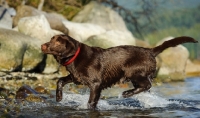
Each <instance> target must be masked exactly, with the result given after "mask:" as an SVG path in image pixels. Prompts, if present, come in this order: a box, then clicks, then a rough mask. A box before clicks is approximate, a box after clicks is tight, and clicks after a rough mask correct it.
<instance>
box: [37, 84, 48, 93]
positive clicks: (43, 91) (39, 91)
mask: <svg viewBox="0 0 200 118" xmlns="http://www.w3.org/2000/svg"><path fill="white" fill-rule="evenodd" d="M35 90H36V91H37V92H38V93H40V94H44V93H46V92H47V90H46V89H45V88H44V87H43V86H37V87H35Z"/></svg>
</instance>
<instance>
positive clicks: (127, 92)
mask: <svg viewBox="0 0 200 118" xmlns="http://www.w3.org/2000/svg"><path fill="white" fill-rule="evenodd" d="M133 94H134V93H133V92H132V91H124V92H123V93H122V96H123V97H124V98H128V97H131V96H132V95H133Z"/></svg>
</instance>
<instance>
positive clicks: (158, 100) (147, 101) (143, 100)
mask: <svg viewBox="0 0 200 118" xmlns="http://www.w3.org/2000/svg"><path fill="white" fill-rule="evenodd" d="M88 99H89V95H88V94H86V95H81V94H66V93H63V99H62V101H61V102H60V103H61V104H62V105H70V104H71V103H73V102H75V103H76V104H71V106H72V107H73V105H75V106H76V108H77V109H87V102H88ZM123 99H124V98H121V97H119V98H118V100H121V101H123ZM131 99H133V101H134V100H138V101H139V102H140V105H141V107H142V108H152V107H166V106H167V105H169V104H172V103H174V102H172V101H168V100H167V99H165V98H162V97H159V96H158V95H156V94H155V93H152V92H151V93H149V92H142V93H140V94H137V95H134V96H132V97H131ZM124 100H125V99H124ZM97 108H98V109H99V110H115V109H135V108H138V107H134V106H127V105H126V106H125V105H123V104H120V103H119V104H117V105H111V104H109V103H108V101H107V100H102V99H100V100H99V102H98V104H97Z"/></svg>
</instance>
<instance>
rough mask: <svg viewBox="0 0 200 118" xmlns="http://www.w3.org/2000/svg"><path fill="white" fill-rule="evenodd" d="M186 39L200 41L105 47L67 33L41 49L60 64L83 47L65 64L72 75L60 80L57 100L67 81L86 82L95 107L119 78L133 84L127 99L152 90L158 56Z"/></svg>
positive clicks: (91, 106) (177, 40)
mask: <svg viewBox="0 0 200 118" xmlns="http://www.w3.org/2000/svg"><path fill="white" fill-rule="evenodd" d="M186 42H192V43H196V42H197V41H196V40H194V39H193V38H190V37H185V36H183V37H177V38H174V39H172V40H169V41H166V42H164V43H163V44H162V45H160V46H157V47H155V48H143V47H137V46H128V45H126V46H117V47H112V48H108V49H102V48H99V47H90V46H87V45H85V44H83V43H80V42H78V41H76V40H75V39H73V38H71V37H70V36H68V35H56V36H54V37H52V39H51V41H50V42H47V43H45V44H43V45H42V46H41V48H42V51H43V52H44V53H46V54H52V55H53V56H54V57H55V59H56V60H57V61H58V63H60V64H62V65H63V64H64V63H65V62H66V61H68V60H69V59H71V58H72V57H73V56H74V54H75V52H76V50H77V49H78V47H80V53H79V54H78V56H77V58H76V59H75V60H74V61H73V62H72V63H71V64H69V65H67V66H66V69H67V70H68V71H69V72H70V74H69V75H68V76H66V77H62V78H60V79H59V80H58V82H57V90H56V100H57V101H61V100H62V87H63V86H64V85H65V84H67V83H70V82H74V83H75V84H84V85H87V86H88V87H89V88H90V97H89V100H88V107H89V108H91V109H95V108H96V105H97V103H98V100H99V97H100V94H101V91H102V90H103V89H105V88H107V87H111V86H112V85H113V84H115V83H117V82H119V81H120V82H126V81H131V82H132V84H133V86H134V88H133V89H130V90H127V91H124V92H123V93H122V95H123V97H125V98H126V97H130V96H132V95H134V94H137V93H140V92H142V91H146V90H149V89H150V88H151V82H152V80H153V78H154V75H155V72H156V60H155V57H156V56H157V55H158V54H159V53H161V52H162V51H163V50H165V49H166V48H169V47H173V46H176V45H178V44H181V43H186Z"/></svg>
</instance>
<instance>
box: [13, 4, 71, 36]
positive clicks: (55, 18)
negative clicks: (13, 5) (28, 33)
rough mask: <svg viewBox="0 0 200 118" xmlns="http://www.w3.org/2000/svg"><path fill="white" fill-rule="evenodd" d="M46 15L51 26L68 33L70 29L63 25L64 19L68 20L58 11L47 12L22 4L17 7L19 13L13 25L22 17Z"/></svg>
mask: <svg viewBox="0 0 200 118" xmlns="http://www.w3.org/2000/svg"><path fill="white" fill-rule="evenodd" d="M38 15H44V16H45V17H46V19H47V21H48V22H49V24H50V27H51V28H52V29H54V30H58V31H61V32H63V33H64V34H68V29H67V28H66V27H65V26H64V25H63V23H62V20H66V19H65V18H64V16H62V15H60V14H56V13H46V12H43V11H39V10H37V9H35V8H34V7H31V6H26V5H21V6H18V8H17V14H16V16H15V17H14V19H13V25H14V27H16V26H17V25H18V22H19V21H20V19H21V18H24V17H30V16H38Z"/></svg>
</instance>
